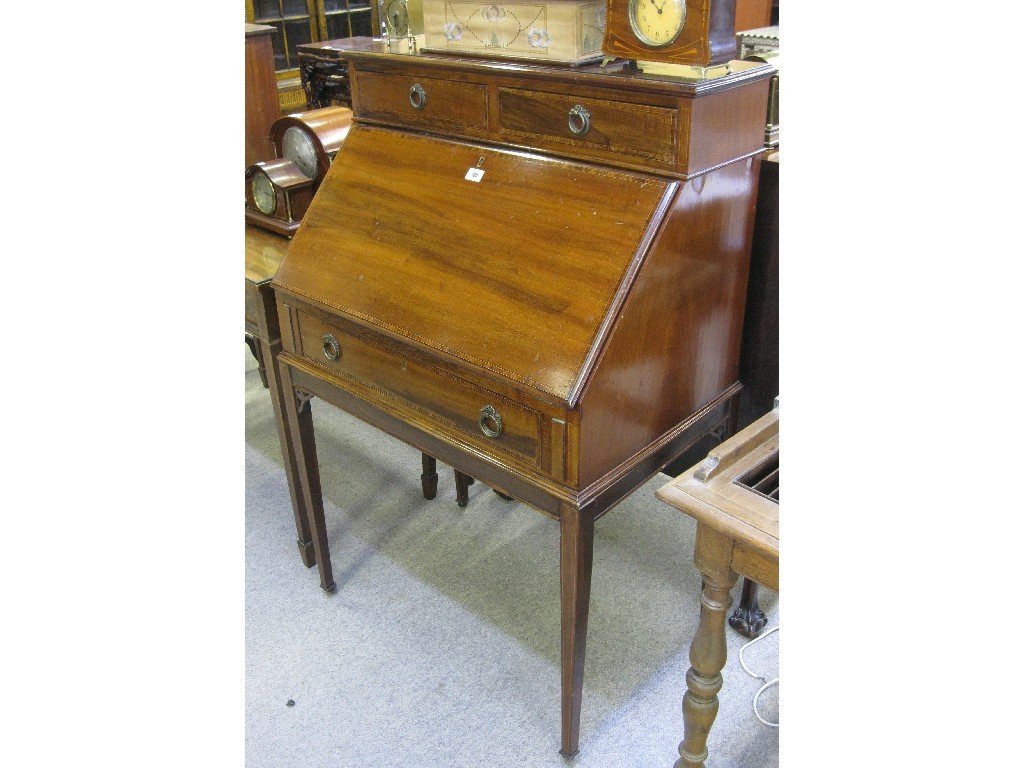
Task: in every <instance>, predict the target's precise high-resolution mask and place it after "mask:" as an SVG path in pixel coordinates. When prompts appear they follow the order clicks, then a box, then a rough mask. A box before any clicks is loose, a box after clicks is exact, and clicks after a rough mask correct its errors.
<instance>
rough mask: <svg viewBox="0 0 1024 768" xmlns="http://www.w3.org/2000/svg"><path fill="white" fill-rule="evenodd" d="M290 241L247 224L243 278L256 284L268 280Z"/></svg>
mask: <svg viewBox="0 0 1024 768" xmlns="http://www.w3.org/2000/svg"><path fill="white" fill-rule="evenodd" d="M290 243H291V240H289V239H288V238H286V237H282V236H281V235H275V234H274V233H273V232H268V231H267V230H265V229H260V228H259V227H252V226H249V225H248V224H247V225H246V227H245V279H246V280H248V281H249V282H251V283H255V284H256V285H262V284H264V283H268V282H270V280H271V278H272V277H273V276H274V275H275V274H276V273H277V268H278V267H279V266H281V260H282V259H283V258H284V254H285V251H287V250H288V245H289V244H290Z"/></svg>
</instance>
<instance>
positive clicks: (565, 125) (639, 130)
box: [498, 88, 678, 165]
mask: <svg viewBox="0 0 1024 768" xmlns="http://www.w3.org/2000/svg"><path fill="white" fill-rule="evenodd" d="M498 109H499V112H500V117H499V124H498V130H499V132H500V133H501V134H503V135H506V136H513V137H515V136H519V137H523V138H525V139H527V140H528V141H533V140H536V139H540V140H541V141H543V140H547V141H549V142H555V143H558V144H567V145H573V146H576V147H580V148H583V149H589V150H598V151H600V152H610V153H614V154H620V155H624V156H626V158H630V157H633V158H643V159H645V160H653V161H656V162H660V163H665V164H667V165H671V164H673V163H675V160H676V137H677V135H678V111H677V110H676V109H675V108H672V107H656V106H650V105H647V104H631V103H628V102H622V101H608V100H606V99H597V98H588V97H585V96H570V95H565V94H560V93H546V92H543V91H528V90H521V89H518V88H499V89H498Z"/></svg>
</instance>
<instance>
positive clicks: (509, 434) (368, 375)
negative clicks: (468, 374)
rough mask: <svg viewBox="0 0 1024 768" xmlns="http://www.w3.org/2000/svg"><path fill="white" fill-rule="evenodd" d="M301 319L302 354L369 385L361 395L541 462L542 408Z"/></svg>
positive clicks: (360, 333) (362, 336) (378, 343)
mask: <svg viewBox="0 0 1024 768" xmlns="http://www.w3.org/2000/svg"><path fill="white" fill-rule="evenodd" d="M295 317H296V319H297V321H298V336H299V343H300V345H301V348H300V350H298V351H299V354H300V355H301V356H302V357H304V358H306V359H307V360H310V361H312V362H315V363H317V364H319V365H321V366H324V367H326V368H327V369H329V370H330V371H331V372H332V373H333V374H335V375H337V376H340V377H341V378H343V379H346V380H348V381H350V382H354V383H355V384H357V385H359V386H360V387H361V388H365V389H361V391H360V395H361V396H364V397H366V399H369V400H377V401H379V402H383V403H384V404H385V405H388V404H390V405H396V404H397V405H401V406H404V407H406V408H412V409H414V410H415V411H418V412H419V413H420V414H422V415H423V417H425V420H426V421H427V422H429V426H431V427H434V428H439V429H441V430H442V431H447V432H449V433H451V432H456V433H458V434H459V436H460V437H468V438H471V439H472V441H473V442H474V443H477V444H479V445H481V446H483V447H485V448H487V449H490V448H492V447H493V448H494V449H497V450H500V451H502V452H504V453H509V454H513V455H515V456H517V457H519V458H520V459H522V460H524V461H526V462H528V463H530V464H533V465H535V466H537V467H538V468H539V467H540V466H541V450H540V445H541V421H542V416H541V414H540V412H538V411H537V410H535V409H533V408H530V407H528V406H526V405H524V404H522V403H519V402H516V401H515V400H511V399H509V398H507V397H504V396H502V395H499V394H497V393H495V392H491V391H489V390H487V389H484V388H483V387H480V386H477V385H476V384H473V383H471V382H469V381H466V380H464V379H461V378H459V377H457V376H455V375H453V374H451V373H448V372H447V371H444V370H442V369H440V368H437V367H434V366H432V365H429V364H428V363H425V362H423V361H422V360H419V359H416V358H415V357H414V356H413V355H411V354H409V353H407V352H405V351H404V350H401V349H399V348H398V347H397V346H396V347H394V348H392V347H390V346H389V345H387V342H386V341H385V340H383V339H382V338H381V337H380V336H378V335H376V334H372V333H370V332H368V331H365V330H364V329H361V328H359V327H358V326H354V325H353V326H352V327H351V328H349V329H344V328H342V327H340V326H339V325H337V324H335V323H328V322H325V321H324V320H321V319H320V318H318V317H315V316H313V315H309V314H306V313H305V312H301V311H299V312H296V314H295ZM366 390H369V392H367V391H366Z"/></svg>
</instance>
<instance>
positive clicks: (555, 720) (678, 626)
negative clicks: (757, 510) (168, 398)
mask: <svg viewBox="0 0 1024 768" xmlns="http://www.w3.org/2000/svg"><path fill="white" fill-rule="evenodd" d="M245 398H246V399H245V402H246V446H245V462H246V465H245V466H246V514H245V524H246V535H245V553H246V560H245V562H246V573H245V623H246V633H245V645H246V649H245V674H246V691H245V702H246V711H245V740H246V745H245V746H246V749H245V752H246V763H245V764H246V765H247V766H248V767H249V768H291V767H292V766H294V767H295V768H298V767H299V766H301V767H302V768H328V767H330V768H349V767H352V768H370V767H375V766H399V765H401V766H407V767H409V768H442V767H448V766H451V767H453V768H463V767H467V768H468V767H470V766H484V765H486V766H495V767H497V766H516V767H517V768H520V767H522V766H526V767H535V768H543V767H544V766H554V767H558V768H565V767H566V766H578V768H620V767H621V768H634V767H635V768H649V767H650V766H665V767H666V768H668V767H669V766H671V765H672V764H673V762H674V761H675V759H676V758H677V747H678V743H679V740H680V739H681V738H682V729H683V724H682V713H681V704H680V702H681V698H682V694H683V692H684V690H685V675H686V670H687V668H688V667H689V661H688V649H689V644H690V640H691V638H692V636H693V631H694V629H695V627H696V624H697V618H698V615H699V602H698V593H699V589H700V577H699V575H698V573H697V572H696V570H695V569H694V567H693V565H692V562H691V557H692V553H693V536H694V528H695V526H694V523H693V521H692V520H691V519H690V518H688V517H686V516H684V515H681V514H680V513H678V512H676V511H675V510H673V509H671V508H670V507H668V506H667V505H665V504H663V503H661V502H659V501H658V500H657V499H655V497H654V491H655V489H657V488H658V487H659V486H660V485H661V484H663V483H664V482H666V481H667V480H668V477H667V476H665V475H658V476H656V477H655V478H653V479H652V480H651V481H649V482H648V483H647V484H646V485H644V486H642V487H641V488H639V489H638V490H637V491H636V492H635V493H633V494H632V495H631V496H630V497H629V498H627V499H626V500H625V501H623V502H622V503H620V504H619V505H618V506H617V507H616V508H615V509H614V510H612V511H611V512H609V513H608V514H607V515H606V516H605V517H603V518H602V519H601V520H600V521H599V522H598V524H597V527H596V533H595V543H594V575H593V587H592V595H591V609H590V626H589V631H588V640H587V659H586V671H585V680H584V688H583V713H582V724H581V729H580V731H581V732H580V752H579V754H578V755H577V756H576V757H575V758H573V759H572V760H567V759H565V758H563V757H561V756H560V755H559V754H558V749H559V746H560V735H559V734H560V728H559V717H560V716H559V703H560V685H559V680H560V673H559V603H558V524H557V522H555V521H553V520H551V519H549V518H547V517H545V516H544V515H542V514H540V513H538V512H536V511H535V510H533V509H531V508H529V507H528V506H526V505H523V504H520V503H518V502H514V501H513V502H510V501H505V500H503V499H501V498H500V497H499V496H497V495H496V494H494V493H492V492H491V491H490V489H488V488H487V487H486V486H485V485H483V484H482V483H476V484H474V485H472V486H470V501H469V506H468V507H466V508H465V509H460V508H459V507H458V506H457V505H456V503H455V484H454V478H453V475H452V471H451V469H450V468H448V467H446V466H444V465H443V464H441V463H440V462H439V463H438V474H439V476H440V482H439V485H438V494H437V498H435V499H433V500H430V501H428V500H426V499H424V498H423V496H422V493H421V490H420V480H419V475H420V458H419V453H418V452H417V451H416V450H415V449H414V448H411V447H409V446H406V445H404V444H402V443H400V442H398V441H396V440H394V439H393V438H391V437H390V436H388V435H386V434H384V433H382V432H379V431H377V430H375V429H373V428H371V427H368V426H367V425H365V424H363V423H361V422H359V421H358V420H356V419H354V418H352V417H350V416H348V415H347V414H345V413H344V412H342V411H340V410H338V409H335V408H333V407H332V406H329V405H326V404H324V403H322V402H321V401H319V400H314V401H313V418H314V424H315V430H316V439H317V450H318V454H319V458H320V465H321V475H322V484H323V492H324V506H325V514H326V517H327V524H328V532H329V536H330V547H331V557H332V561H333V564H334V574H335V579H336V581H337V584H338V589H337V592H336V593H334V594H326V593H325V592H323V591H322V590H321V589H320V587H319V579H318V575H317V571H316V569H315V568H312V569H306V568H305V567H304V566H303V565H302V562H301V560H300V559H299V555H298V551H297V548H296V545H295V527H294V522H293V518H292V513H291V508H290V502H289V495H288V486H287V482H286V480H285V475H284V469H283V466H282V460H281V453H280V448H279V446H278V442H277V432H276V429H275V426H274V420H273V411H272V409H271V405H270V397H269V393H268V392H267V390H265V389H264V388H263V386H262V384H261V382H260V379H259V375H258V372H257V370H256V366H255V363H254V362H253V360H252V358H251V356H249V355H248V352H246V368H245ZM739 589H740V584H737V586H736V589H735V591H734V593H733V599H734V603H735V602H736V601H737V600H738V599H739ZM760 602H761V607H762V608H763V609H764V610H765V612H766V613H767V614H768V616H769V627H773V626H776V625H777V624H778V623H779V620H778V600H777V595H776V594H775V593H773V592H770V591H768V590H763V589H762V590H761V600H760ZM780 635H781V632H777V633H774V634H773V635H771V636H770V637H768V638H766V639H765V640H764V641H762V642H760V643H758V644H757V645H755V646H753V647H751V648H750V649H749V650H748V651H746V652H745V654H744V659H745V660H746V662H747V665H748V666H749V667H751V668H752V669H753V670H755V671H757V672H759V673H761V674H763V675H764V676H765V677H767V678H769V679H770V678H774V677H776V676H778V665H779V661H778V648H779V637H780ZM728 642H729V660H728V663H727V665H726V668H725V670H724V671H723V677H724V686H723V689H722V692H721V694H720V699H721V709H720V711H719V715H718V719H717V721H716V723H715V726H714V729H713V730H712V732H711V736H710V738H709V742H708V749H709V754H710V756H709V759H708V762H707V765H708V768H771V767H772V766H777V765H778V764H779V760H778V745H779V732H778V729H776V728H769V727H767V726H765V725H763V724H761V723H760V722H759V721H758V720H757V719H756V717H755V715H754V712H753V708H752V700H753V696H754V694H755V692H756V691H757V689H758V688H759V687H760V686H761V681H760V680H757V679H755V678H753V677H750V676H749V675H748V674H747V673H746V672H745V671H744V670H743V669H742V668H741V667H740V665H739V661H738V651H739V648H740V647H741V646H742V645H743V643H745V642H746V639H745V638H743V637H741V636H739V635H737V634H736V633H735V632H733V631H732V630H729V631H728ZM289 702H291V704H289ZM759 710H760V712H761V713H762V716H764V717H765V718H766V719H768V720H772V721H777V720H778V710H779V699H778V686H774V687H772V688H770V689H768V691H766V692H765V694H764V695H763V696H762V697H761V699H760V701H759Z"/></svg>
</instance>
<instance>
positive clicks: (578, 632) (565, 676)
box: [559, 505, 594, 757]
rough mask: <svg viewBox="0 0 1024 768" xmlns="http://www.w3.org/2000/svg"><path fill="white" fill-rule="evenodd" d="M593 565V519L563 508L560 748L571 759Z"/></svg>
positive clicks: (577, 725) (576, 738)
mask: <svg viewBox="0 0 1024 768" xmlns="http://www.w3.org/2000/svg"><path fill="white" fill-rule="evenodd" d="M593 565H594V519H593V517H592V516H591V515H589V514H587V513H581V512H580V510H578V509H575V508H574V507H571V506H567V505H565V506H563V507H562V517H561V561H560V563H559V575H560V577H561V585H562V597H561V600H562V748H561V750H559V751H560V752H561V754H562V755H564V756H565V757H572V756H573V755H575V754H576V753H577V752H578V751H579V745H580V709H581V705H582V703H583V661H584V658H585V656H586V651H587V617H588V615H589V613H590V580H591V574H592V572H593Z"/></svg>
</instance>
